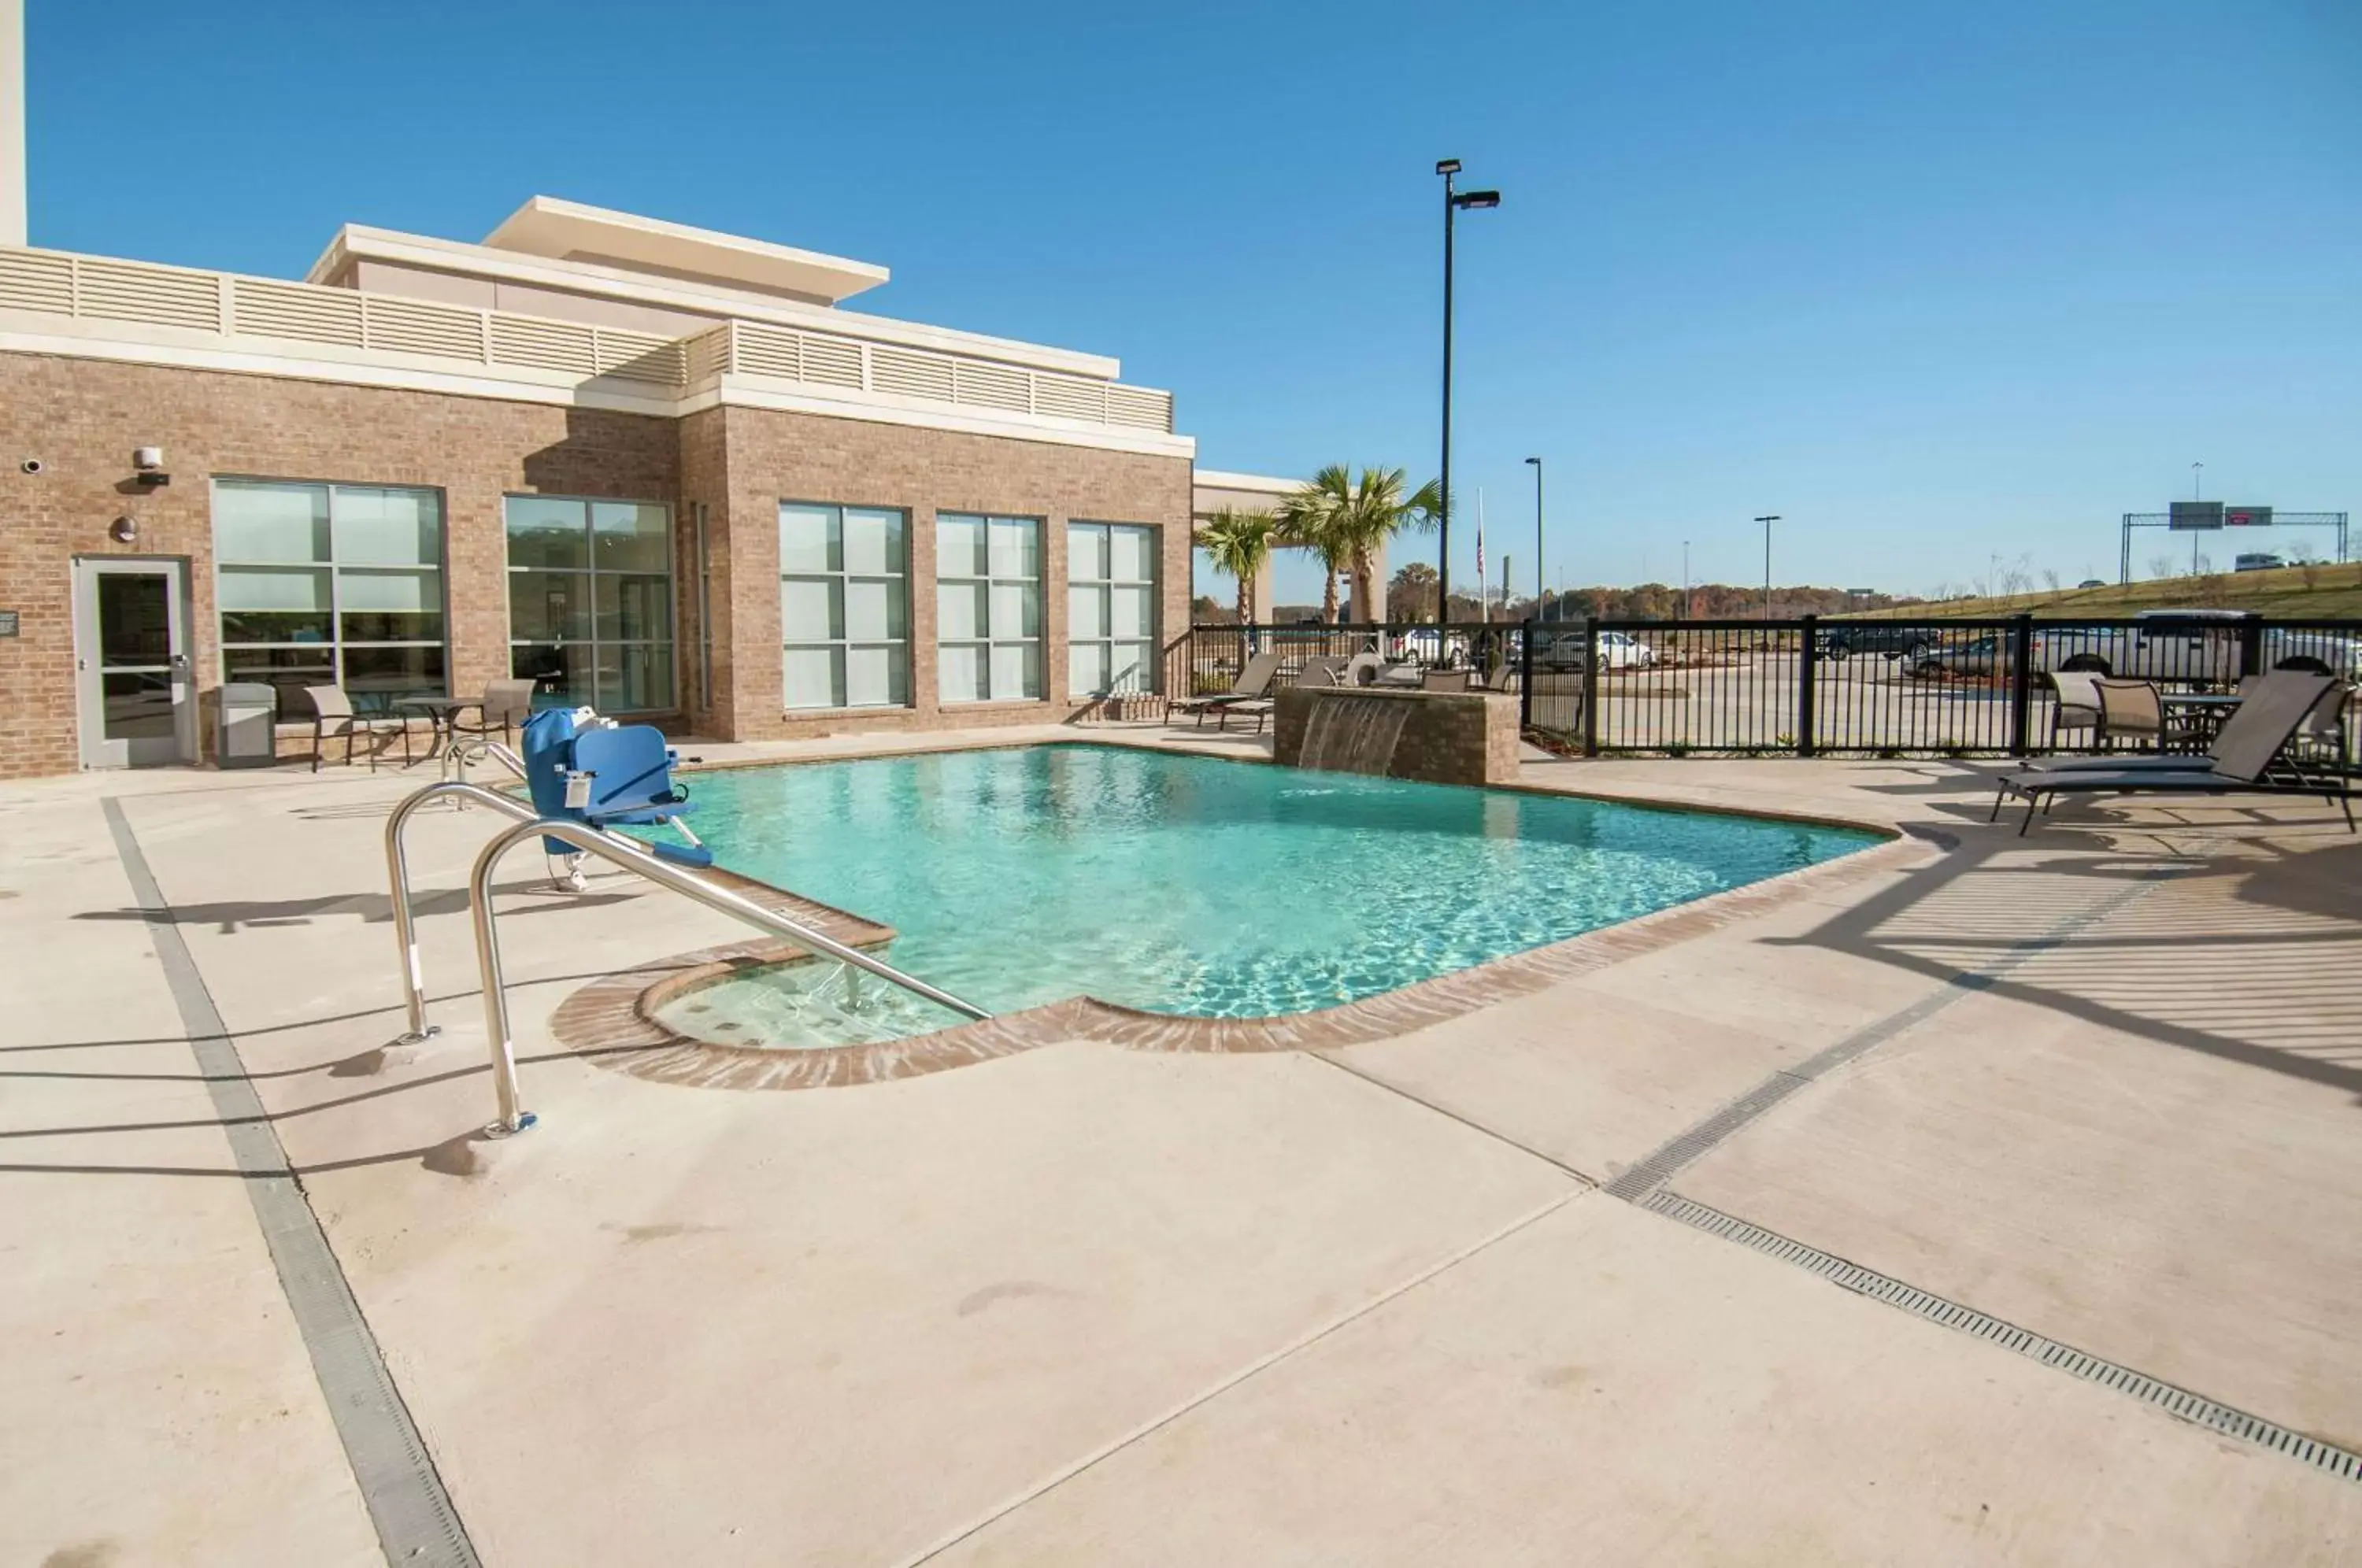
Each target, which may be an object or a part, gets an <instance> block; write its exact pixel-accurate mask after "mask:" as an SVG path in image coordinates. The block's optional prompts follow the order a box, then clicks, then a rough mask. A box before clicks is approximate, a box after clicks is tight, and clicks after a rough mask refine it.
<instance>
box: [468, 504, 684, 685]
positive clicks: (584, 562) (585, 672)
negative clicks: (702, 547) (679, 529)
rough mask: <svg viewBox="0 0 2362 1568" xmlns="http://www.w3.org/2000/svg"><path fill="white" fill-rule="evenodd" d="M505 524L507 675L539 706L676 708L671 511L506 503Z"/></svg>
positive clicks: (645, 507) (646, 507)
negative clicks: (525, 682) (529, 689)
mask: <svg viewBox="0 0 2362 1568" xmlns="http://www.w3.org/2000/svg"><path fill="white" fill-rule="evenodd" d="M502 519H503V522H504V525H505V526H506V529H507V532H508V549H509V673H510V674H511V675H512V676H513V677H515V678H517V679H529V680H532V681H535V683H536V685H537V689H536V690H535V693H534V700H535V701H536V702H540V703H544V704H557V705H561V706H567V705H572V704H576V703H588V704H589V705H590V706H591V707H593V708H596V709H598V710H599V711H600V712H602V713H632V712H647V711H649V710H652V709H668V708H671V707H672V706H674V693H673V668H672V661H673V646H672V645H673V615H672V513H671V511H670V509H669V508H667V507H664V506H659V505H656V504H654V503H652V502H641V501H587V500H578V499H575V498H572V497H568V496H555V495H512V496H509V497H507V498H506V499H505V501H504V502H502Z"/></svg>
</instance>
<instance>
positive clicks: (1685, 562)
mask: <svg viewBox="0 0 2362 1568" xmlns="http://www.w3.org/2000/svg"><path fill="white" fill-rule="evenodd" d="M1682 619H1683V620H1684V621H1687V620H1690V619H1693V617H1692V616H1691V614H1690V542H1689V541H1688V540H1687V539H1683V541H1682Z"/></svg>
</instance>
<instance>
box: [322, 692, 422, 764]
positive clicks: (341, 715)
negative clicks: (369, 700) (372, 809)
mask: <svg viewBox="0 0 2362 1568" xmlns="http://www.w3.org/2000/svg"><path fill="white" fill-rule="evenodd" d="M304 696H306V697H309V698H310V699H311V700H312V771H313V772H315V773H317V772H319V771H320V759H321V753H322V751H323V749H324V748H325V746H326V742H327V737H328V736H330V735H342V736H344V737H345V766H346V767H351V766H352V765H353V742H354V740H355V738H356V737H358V736H360V735H376V734H391V733H392V732H393V731H395V730H400V731H401V732H402V765H403V767H409V766H410V724H409V723H408V721H406V720H403V719H397V718H392V717H388V716H383V715H380V714H373V713H372V714H361V713H356V712H353V704H352V700H351V699H350V698H348V697H347V696H346V695H345V689H344V688H343V687H341V686H306V687H305V688H304ZM376 771H377V747H375V746H371V747H370V772H371V773H375V772H376Z"/></svg>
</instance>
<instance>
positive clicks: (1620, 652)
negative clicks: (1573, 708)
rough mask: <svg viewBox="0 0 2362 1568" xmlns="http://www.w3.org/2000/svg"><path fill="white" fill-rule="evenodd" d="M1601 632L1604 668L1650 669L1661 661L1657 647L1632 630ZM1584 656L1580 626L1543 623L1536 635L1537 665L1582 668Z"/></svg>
mask: <svg viewBox="0 0 2362 1568" xmlns="http://www.w3.org/2000/svg"><path fill="white" fill-rule="evenodd" d="M1597 636H1598V639H1599V668H1602V669H1646V668H1649V667H1650V665H1652V664H1655V663H1656V662H1657V650H1656V649H1654V648H1652V647H1650V646H1649V645H1648V644H1646V643H1644V642H1642V641H1641V640H1640V639H1639V638H1638V637H1636V636H1633V635H1631V634H1630V633H1628V632H1601V633H1599V634H1597ZM1583 661H1584V635H1583V632H1582V630H1581V628H1579V627H1578V628H1574V629H1571V630H1567V631H1554V630H1552V629H1551V628H1549V627H1543V628H1541V629H1540V630H1539V631H1537V632H1536V633H1535V635H1534V668H1537V669H1581V668H1583Z"/></svg>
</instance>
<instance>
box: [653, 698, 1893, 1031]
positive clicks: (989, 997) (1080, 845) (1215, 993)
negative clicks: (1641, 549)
mask: <svg viewBox="0 0 2362 1568" xmlns="http://www.w3.org/2000/svg"><path fill="white" fill-rule="evenodd" d="M690 792H691V796H692V799H693V800H694V801H695V803H696V807H697V810H696V812H695V813H694V814H693V815H692V816H691V817H690V823H691V824H692V825H693V826H695V828H696V829H697V832H698V834H700V836H701V837H702V838H704V839H705V840H706V842H707V843H709V844H710V845H712V847H713V850H714V855H715V858H716V859H718V860H719V861H720V862H721V863H722V864H723V866H726V867H730V868H731V869H733V870H735V871H740V872H744V873H745V874H746V875H748V876H752V877H757V878H762V879H763V880H765V881H767V882H770V883H773V884H775V885H777V886H779V887H783V888H789V889H793V890H795V891H797V892H799V893H801V894H804V895H805V896H807V897H809V898H814V899H819V900H822V901H824V902H827V903H832V904H835V905H838V906H840V907H842V908H844V909H847V910H851V911H854V912H855V913H857V914H861V915H866V916H867V917H869V918H871V919H873V920H878V921H883V922H887V923H888V924H890V925H892V926H894V927H895V928H896V929H897V930H898V931H899V932H900V936H899V937H898V938H897V940H896V941H895V943H894V944H893V947H892V950H891V952H890V954H889V958H890V960H891V961H892V962H893V963H894V964H895V965H896V966H899V967H900V968H902V969H904V970H907V971H908V972H910V973H911V974H914V975H917V976H919V977H922V978H924V979H927V980H930V981H932V982H933V983H934V984H935V985H937V986H940V987H942V988H944V989H945V990H948V991H950V992H951V993H953V994H954V995H955V996H961V997H965V998H966V999H968V1000H970V1001H973V1002H975V1003H977V1005H979V1006H981V1007H984V1008H986V1009H988V1010H991V1011H994V1012H1002V1011H1008V1010H1013V1009H1017V1008H1021V1007H1028V1006H1032V1005H1034V1004H1036V1003H1040V1002H1045V1001H1052V1000H1055V999H1061V998H1065V997H1071V996H1074V995H1076V994H1077V993H1088V994H1089V995H1092V996H1096V997H1098V998H1101V999H1104V1000H1107V1001H1112V1002H1120V1003H1123V1004H1125V1005H1127V1006H1131V1007H1137V1008H1145V1009H1149V1010H1153V1011H1158V1012H1172V1013H1187V1014H1195V1015H1198V1016H1204V1017H1230V1018H1252V1017H1261V1016H1264V1015H1268V1014H1274V1013H1287V1012H1302V1011H1308V1010H1313V1009H1317V1008H1323V1007H1331V1006H1334V1005H1336V1004H1337V1003H1340V1002H1345V1001H1352V1000H1354V999H1359V998H1362V997H1367V996H1374V995H1376V994H1378V993H1380V992H1383V991H1390V990H1395V989H1397V988H1401V987H1403V986H1406V985H1408V984H1410V983H1412V982H1413V981H1417V980H1422V979H1427V978H1429V977H1433V976H1437V975H1442V974H1448V973H1450V972H1451V971H1452V970H1455V969H1462V968H1466V967H1468V966H1471V965H1473V964H1479V963H1482V962H1484V961H1485V960H1486V959H1488V958H1496V957H1499V956H1501V955H1504V954H1509V953H1517V952H1521V951H1523V950H1525V949H1527V948H1531V947H1538V946H1540V945H1542V944H1547V943H1551V942H1557V941H1561V940H1563V939H1564V938H1567V937H1570V936H1575V935H1579V934H1581V933H1584V932H1586V931H1593V930H1596V929H1597V928H1599V927H1601V926H1605V925H1612V924H1614V923H1616V922H1618V921H1624V920H1629V919H1631V918H1633V917H1634V916H1636V915H1642V914H1646V913H1648V912H1650V911H1652V910H1661V909H1663V908H1665V907H1666V906H1668V905H1671V904H1678V903H1683V902H1685V901H1687V900H1692V899H1697V898H1702V897H1704V896H1705V895H1706V894H1709V893H1716V892H1720V891H1722V890H1723V889H1727V888H1736V887H1738V886H1740V885H1742V884H1744V883H1748V882H1754V881H1759V880H1760V879H1762V878H1766V877H1771V876H1776V875H1778V874H1779V873H1781V872H1783V871H1790V870H1794V869H1795V868H1797V867H1804V866H1809V865H1812V864H1814V863H1815V862H1816V861H1822V860H1827V859H1831V858H1833V857H1835V856H1841V855H1846V854H1849V853H1851V852H1853V851H1854V850H1857V849H1860V848H1862V847H1864V846H1865V845H1870V844H1871V843H1874V842H1876V839H1875V837H1874V836H1873V835H1871V834H1864V833H1858V832H1850V831H1847V830H1844V829H1838V828H1827V827H1816V826H1811V825H1806V824H1800V823H1783V822H1772V821H1768V820H1763V819H1758V818H1743V817H1729V816H1716V815H1707V814H1704V813H1696V812H1663V811H1650V810H1644V809H1640V808H1637V807H1631V806H1619V805H1610V804H1605V803H1601V802H1598V801H1579V800H1573V799H1566V798H1560V797H1549V796H1537V795H1527V794H1518V793H1511V792H1507V791H1499V790H1462V789H1451V788H1446V787H1444V786H1440V785H1432V784H1416V783H1409V782H1405V781H1402V780H1398V779H1390V778H1363V777H1361V776H1359V775H1353V774H1341V773H1316V772H1305V771H1300V770H1298V769H1295V768H1284V767H1265V766H1259V765H1253V764H1245V763H1237V762H1226V761H1222V760H1219V759H1216V758H1210V757H1200V756H1173V755H1169V754H1163V753H1156V752H1149V751H1142V750H1137V749H1132V748H1128V747H1115V746H1098V745H1039V746H1026V747H1021V748H1010V749H1007V750H995V751H973V752H961V753H949V754H938V755H934V756H911V757H892V758H877V759H873V760H867V761H861V762H844V763H822V764H797V765H792V766H787V767H762V768H738V769H730V770H726V771H719V772H713V773H706V774H701V775H698V776H696V777H694V778H691V779H690ZM880 991H887V992H889V994H888V995H886V996H879V995H878V994H877V993H878V992H880ZM843 993H844V971H843V970H842V969H840V968H839V967H838V966H835V965H800V966H789V967H786V968H781V969H778V970H775V971H772V972H771V973H770V975H768V976H767V977H763V978H760V979H744V980H733V981H728V982H725V983H724V984H723V985H722V986H719V987H713V988H707V989H705V990H703V991H699V992H695V993H692V994H691V995H690V997H689V998H686V999H679V1000H676V1001H675V1002H674V1003H673V1004H671V1007H670V1008H669V1009H668V1021H673V1022H675V1023H676V1025H677V1026H679V1027H681V1028H683V1029H684V1031H685V1032H691V1033H698V1034H702V1035H704V1036H706V1037H709V1038H722V1039H728V1038H732V1037H733V1036H734V1035H735V1036H737V1037H740V1038H748V1039H756V1038H766V1037H769V1038H771V1040H772V1043H780V1044H788V1043H798V1042H796V1041H790V1040H788V1039H784V1038H778V1034H779V1033H781V1032H801V1034H803V1035H805V1036H809V1038H805V1039H803V1040H802V1041H801V1042H800V1043H811V1044H833V1043H842V1042H843V1041H846V1040H851V1039H856V1038H865V1037H866V1038H881V1037H885V1036H886V1035H889V1034H891V1033H894V1032H911V1030H914V1029H921V1028H933V1027H939V1026H940V1025H941V1024H942V1023H943V1022H944V1021H945V1020H944V1018H942V1017H940V1016H928V1015H929V1014H932V1013H933V1010H932V1009H929V1008H926V1007H925V1006H924V1004H916V1003H912V1004H908V1005H907V1006H906V1005H905V1004H903V1003H902V1002H901V993H900V992H898V991H891V990H890V988H885V987H883V986H882V985H881V984H880V983H879V982H877V981H871V980H865V981H863V982H861V983H860V987H859V988H857V990H856V993H855V1005H853V1006H852V1007H850V1008H848V1007H847V1006H846V1005H845V1001H844V994H843ZM717 1026H719V1027H720V1028H721V1030H722V1032H720V1033H718V1034H717V1033H715V1032H714V1030H715V1028H716V1027H717Z"/></svg>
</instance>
